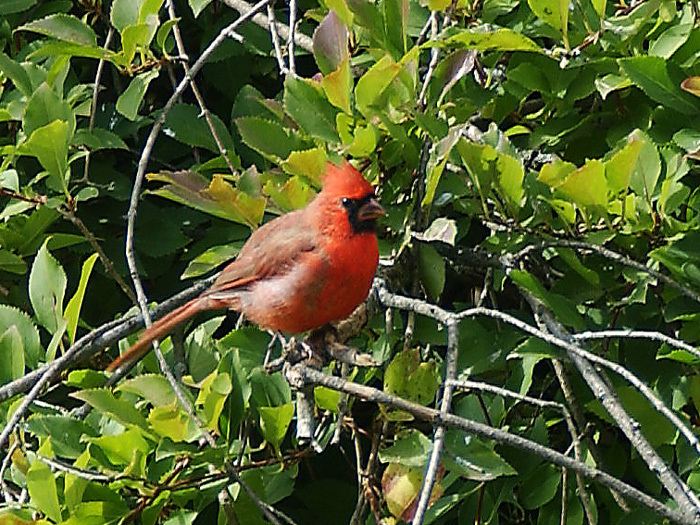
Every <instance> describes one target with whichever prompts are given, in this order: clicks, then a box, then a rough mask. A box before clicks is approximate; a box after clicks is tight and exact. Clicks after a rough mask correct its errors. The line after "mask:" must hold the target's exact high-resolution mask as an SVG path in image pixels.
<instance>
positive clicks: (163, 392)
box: [117, 374, 177, 406]
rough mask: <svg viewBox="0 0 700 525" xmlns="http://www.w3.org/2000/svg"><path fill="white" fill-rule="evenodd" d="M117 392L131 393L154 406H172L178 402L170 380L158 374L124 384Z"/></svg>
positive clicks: (146, 375)
mask: <svg viewBox="0 0 700 525" xmlns="http://www.w3.org/2000/svg"><path fill="white" fill-rule="evenodd" d="M117 390H120V391H124V392H131V393H132V394H136V395H137V396H139V397H142V398H143V399H145V400H147V401H148V402H149V403H151V404H152V405H154V406H165V405H171V404H173V403H175V402H176V401H177V399H176V398H175V393H174V392H173V388H172V387H171V386H170V383H168V380H167V379H166V378H165V377H163V376H161V375H156V374H145V375H139V376H136V377H134V378H132V379H128V380H126V381H124V382H122V383H121V384H120V385H119V387H118V388H117Z"/></svg>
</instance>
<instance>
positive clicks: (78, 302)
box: [65, 253, 98, 345]
mask: <svg viewBox="0 0 700 525" xmlns="http://www.w3.org/2000/svg"><path fill="white" fill-rule="evenodd" d="M97 257H98V255H97V254H96V253H93V254H92V255H91V256H90V257H88V258H87V259H86V260H85V262H84V263H83V268H82V270H81V271H80V282H79V283H78V289H77V290H76V291H75V294H73V297H71V299H70V301H68V305H66V312H65V314H66V319H67V320H68V327H67V330H68V336H69V337H70V344H71V345H72V344H73V343H74V342H75V334H76V333H77V331H78V321H79V319H80V309H81V308H82V306H83V299H84V298H85V290H86V289H87V283H88V280H89V279H90V274H91V273H92V268H93V266H95V261H96V260H97Z"/></svg>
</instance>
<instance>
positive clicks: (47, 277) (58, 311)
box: [29, 241, 67, 334]
mask: <svg viewBox="0 0 700 525" xmlns="http://www.w3.org/2000/svg"><path fill="white" fill-rule="evenodd" d="M47 242H48V241H46V242H44V244H43V245H42V247H41V249H40V250H39V252H38V253H37V255H36V257H35V259H34V264H33V265H32V271H31V273H30V274H29V299H30V301H31V302H32V307H33V308H34V315H35V316H36V319H37V321H38V322H39V324H41V325H42V326H44V327H45V328H46V329H47V330H48V331H49V332H50V333H51V334H54V333H55V332H56V331H57V330H58V327H59V325H60V324H61V321H62V320H63V297H64V295H65V293H66V282H67V279H66V272H64V271H63V268H62V267H61V265H60V264H59V263H58V261H57V260H56V259H55V258H54V256H53V255H51V253H49V250H48V248H47V247H46V244H47Z"/></svg>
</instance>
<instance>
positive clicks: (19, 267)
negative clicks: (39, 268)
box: [0, 248, 27, 275]
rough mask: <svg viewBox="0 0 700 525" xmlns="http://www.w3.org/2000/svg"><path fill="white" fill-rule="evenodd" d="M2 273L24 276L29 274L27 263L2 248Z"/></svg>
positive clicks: (0, 260) (0, 264) (0, 259)
mask: <svg viewBox="0 0 700 525" xmlns="http://www.w3.org/2000/svg"><path fill="white" fill-rule="evenodd" d="M0 271H3V272H9V273H14V274H17V275H24V274H25V273H27V263H26V262H24V259H22V258H21V257H19V256H18V255H15V254H14V253H12V252H11V251H9V250H5V249H2V248H0Z"/></svg>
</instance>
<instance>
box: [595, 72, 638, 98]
mask: <svg viewBox="0 0 700 525" xmlns="http://www.w3.org/2000/svg"><path fill="white" fill-rule="evenodd" d="M631 85H632V81H631V80H630V79H629V77H627V76H624V75H616V74H614V73H608V74H607V75H604V76H602V77H600V78H596V79H595V87H596V89H597V90H598V93H600V96H601V97H603V100H605V99H606V98H608V95H609V94H610V93H612V92H613V91H618V90H620V89H624V88H627V87H629V86H631Z"/></svg>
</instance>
